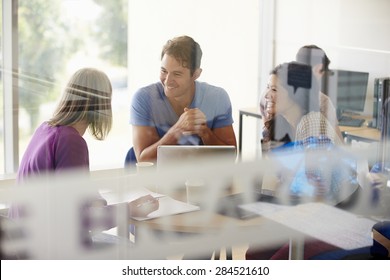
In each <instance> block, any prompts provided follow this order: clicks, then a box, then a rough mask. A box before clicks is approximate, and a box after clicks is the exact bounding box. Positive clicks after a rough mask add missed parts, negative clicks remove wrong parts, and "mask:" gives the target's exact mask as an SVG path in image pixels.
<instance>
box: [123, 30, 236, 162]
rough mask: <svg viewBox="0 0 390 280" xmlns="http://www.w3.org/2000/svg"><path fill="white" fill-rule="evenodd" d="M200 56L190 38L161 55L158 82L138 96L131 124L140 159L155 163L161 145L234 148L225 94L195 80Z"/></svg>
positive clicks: (171, 45)
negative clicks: (229, 146) (228, 146)
mask: <svg viewBox="0 0 390 280" xmlns="http://www.w3.org/2000/svg"><path fill="white" fill-rule="evenodd" d="M201 58H202V50H201V48H200V46H199V44H198V43H197V42H195V41H194V40H193V39H192V38H191V37H188V36H181V37H175V38H173V39H171V40H168V42H167V43H166V44H165V45H164V47H163V50H162V53H161V70H160V82H157V83H154V84H151V85H148V86H146V87H143V88H140V89H139V90H138V91H137V92H136V93H135V94H134V96H133V100H132V104H131V108H130V123H131V124H132V127H133V145H134V151H135V155H136V157H137V160H138V161H150V160H155V159H156V157H157V147H158V146H160V145H234V146H236V137H235V134H234V130H233V126H232V124H233V118H232V106H231V103H230V99H229V96H228V94H227V92H226V91H225V90H224V89H223V88H220V87H216V86H212V85H209V84H207V83H204V82H199V81H196V80H197V79H198V78H199V76H200V74H201V72H202V69H201V68H200V62H201Z"/></svg>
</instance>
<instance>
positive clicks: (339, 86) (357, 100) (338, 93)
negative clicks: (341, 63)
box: [329, 70, 369, 112]
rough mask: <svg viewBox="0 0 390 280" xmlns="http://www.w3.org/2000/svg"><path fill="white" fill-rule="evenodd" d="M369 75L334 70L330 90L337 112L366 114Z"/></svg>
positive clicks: (330, 80)
mask: <svg viewBox="0 0 390 280" xmlns="http://www.w3.org/2000/svg"><path fill="white" fill-rule="evenodd" d="M368 76H369V73H366V72H358V71H349V70H333V74H332V76H331V77H330V78H329V88H330V89H331V90H332V91H333V98H332V99H333V101H334V102H335V104H334V105H335V107H336V108H337V111H341V112H344V111H352V112H364V105H365V102H366V95H367V85H368Z"/></svg>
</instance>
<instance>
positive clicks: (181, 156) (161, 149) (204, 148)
mask: <svg viewBox="0 0 390 280" xmlns="http://www.w3.org/2000/svg"><path fill="white" fill-rule="evenodd" d="M236 157H237V152H236V147H235V146H228V145H226V146H211V145H197V146H196V145H162V146H158V148H157V168H158V169H159V170H160V169H161V168H164V167H166V166H169V165H172V164H183V163H186V162H188V163H191V161H196V160H208V159H209V160H213V159H214V160H218V159H224V160H225V159H226V160H231V161H232V162H234V161H235V159H236Z"/></svg>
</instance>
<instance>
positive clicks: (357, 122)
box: [339, 116, 365, 127]
mask: <svg viewBox="0 0 390 280" xmlns="http://www.w3.org/2000/svg"><path fill="white" fill-rule="evenodd" d="M364 121H365V120H364V119H355V118H351V117H348V116H342V117H341V118H340V119H339V125H340V126H353V127H360V126H362V125H363V123H364Z"/></svg>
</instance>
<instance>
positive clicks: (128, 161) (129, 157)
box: [125, 147, 137, 167]
mask: <svg viewBox="0 0 390 280" xmlns="http://www.w3.org/2000/svg"><path fill="white" fill-rule="evenodd" d="M136 163H137V158H136V156H135V152H134V148H133V147H131V148H130V149H129V151H128V152H127V154H126V158H125V167H134V166H135V164H136Z"/></svg>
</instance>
